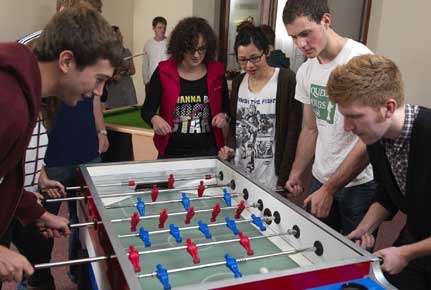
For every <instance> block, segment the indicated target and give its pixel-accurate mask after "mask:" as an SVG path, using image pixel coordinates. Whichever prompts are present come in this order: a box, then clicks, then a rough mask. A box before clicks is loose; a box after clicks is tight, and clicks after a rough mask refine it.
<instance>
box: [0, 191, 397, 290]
mask: <svg viewBox="0 0 431 290" xmlns="http://www.w3.org/2000/svg"><path fill="white" fill-rule="evenodd" d="M293 201H294V202H295V203H296V204H297V205H300V204H302V201H303V199H302V198H296V199H294V200H293ZM60 214H61V215H63V216H67V210H66V207H64V206H62V207H61V210H60ZM404 223H405V216H404V215H402V214H398V215H396V216H395V218H394V219H393V220H392V221H389V222H385V223H384V224H383V226H382V227H380V230H379V234H378V237H377V243H376V250H378V249H381V248H384V247H387V246H389V245H391V244H392V242H393V241H394V240H395V238H396V237H397V234H398V232H399V230H400V229H401V228H402V226H403V225H404ZM66 259H67V239H65V238H62V239H57V240H56V243H55V245H54V254H53V259H52V260H53V261H63V260H66ZM66 271H67V267H59V268H53V275H54V277H55V284H56V288H57V290H77V287H76V285H75V284H73V283H72V282H71V281H70V280H69V278H68V277H67V274H66ZM15 287H16V283H4V284H3V288H2V289H3V290H15Z"/></svg>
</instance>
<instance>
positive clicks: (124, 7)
mask: <svg viewBox="0 0 431 290" xmlns="http://www.w3.org/2000/svg"><path fill="white" fill-rule="evenodd" d="M133 8H134V0H121V1H118V0H103V7H102V15H103V16H104V17H105V18H106V20H108V22H109V23H111V25H116V26H118V27H120V30H121V33H122V34H123V38H124V40H123V42H124V46H125V47H127V48H129V49H130V50H133V29H134V28H133V13H134V12H133Z"/></svg>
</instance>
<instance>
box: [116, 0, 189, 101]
mask: <svg viewBox="0 0 431 290" xmlns="http://www.w3.org/2000/svg"><path fill="white" fill-rule="evenodd" d="M112 1H116V0H112ZM192 14H193V0H181V1H177V0H157V1H153V0H134V14H133V54H138V53H142V49H143V48H144V44H145V42H146V41H147V40H148V39H149V38H151V37H153V36H154V33H153V30H152V26H151V21H152V20H153V18H154V17H156V16H163V17H165V18H166V20H167V21H168V28H167V35H169V33H170V32H171V31H172V28H173V27H174V26H175V24H177V23H178V21H179V20H181V19H183V18H184V17H187V16H192ZM135 67H136V75H135V76H134V78H133V80H134V83H135V88H136V94H137V97H138V103H139V104H140V103H142V102H143V101H144V98H145V89H144V82H143V79H142V57H136V58H135Z"/></svg>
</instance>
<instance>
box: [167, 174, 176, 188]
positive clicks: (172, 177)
mask: <svg viewBox="0 0 431 290" xmlns="http://www.w3.org/2000/svg"><path fill="white" fill-rule="evenodd" d="M174 182H175V178H174V175H173V174H169V178H168V189H172V188H174Z"/></svg>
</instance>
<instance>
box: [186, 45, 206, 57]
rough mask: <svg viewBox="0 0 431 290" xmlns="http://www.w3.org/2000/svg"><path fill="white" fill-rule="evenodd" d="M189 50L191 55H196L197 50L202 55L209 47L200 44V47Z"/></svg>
mask: <svg viewBox="0 0 431 290" xmlns="http://www.w3.org/2000/svg"><path fill="white" fill-rule="evenodd" d="M187 52H188V53H190V54H191V55H194V54H195V53H196V52H197V53H199V54H200V55H202V54H205V53H206V52H207V48H206V46H200V47H196V48H192V49H189V50H188V51H187Z"/></svg>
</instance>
